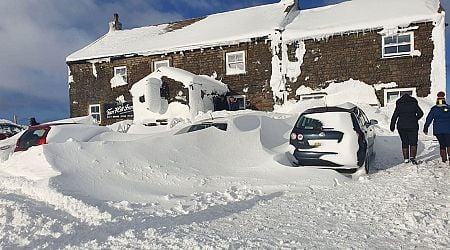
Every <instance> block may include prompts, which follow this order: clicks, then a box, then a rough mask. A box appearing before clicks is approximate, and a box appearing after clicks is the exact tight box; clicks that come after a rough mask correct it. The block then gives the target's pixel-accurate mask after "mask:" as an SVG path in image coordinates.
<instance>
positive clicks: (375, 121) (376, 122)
mask: <svg viewBox="0 0 450 250" xmlns="http://www.w3.org/2000/svg"><path fill="white" fill-rule="evenodd" d="M377 124H378V121H377V120H370V122H369V125H371V126H372V125H377Z"/></svg>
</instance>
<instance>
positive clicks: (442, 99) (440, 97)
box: [436, 91, 445, 105]
mask: <svg viewBox="0 0 450 250" xmlns="http://www.w3.org/2000/svg"><path fill="white" fill-rule="evenodd" d="M444 103H445V92H444V91H439V92H438V93H437V99H436V104H438V105H442V104H444Z"/></svg>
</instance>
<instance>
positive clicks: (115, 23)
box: [109, 13, 122, 32]
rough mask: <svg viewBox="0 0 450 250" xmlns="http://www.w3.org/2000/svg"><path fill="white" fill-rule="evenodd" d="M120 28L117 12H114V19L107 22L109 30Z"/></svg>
mask: <svg viewBox="0 0 450 250" xmlns="http://www.w3.org/2000/svg"><path fill="white" fill-rule="evenodd" d="M116 30H122V23H121V22H119V14H117V13H114V19H113V20H112V21H111V22H109V32H112V31H116Z"/></svg>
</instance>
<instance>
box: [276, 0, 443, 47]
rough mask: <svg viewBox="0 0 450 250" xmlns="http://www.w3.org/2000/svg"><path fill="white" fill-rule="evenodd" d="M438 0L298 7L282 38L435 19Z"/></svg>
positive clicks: (362, 1)
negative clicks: (312, 7) (301, 8)
mask: <svg viewBox="0 0 450 250" xmlns="http://www.w3.org/2000/svg"><path fill="white" fill-rule="evenodd" d="M439 6H440V2H439V0H376V1H373V0H351V1H346V2H342V3H339V4H335V5H329V6H325V7H320V8H315V9H309V10H300V11H297V13H296V17H295V19H294V20H293V21H292V22H290V23H289V24H288V25H287V26H286V29H285V32H284V33H283V39H284V40H288V41H289V40H296V39H305V38H306V39H307V38H322V37H325V36H329V35H334V34H339V33H346V32H352V31H364V30H370V29H394V30H395V29H397V28H398V27H399V26H400V27H407V26H408V25H410V24H411V23H416V22H426V21H431V20H434V18H435V17H436V15H437V14H438V9H439Z"/></svg>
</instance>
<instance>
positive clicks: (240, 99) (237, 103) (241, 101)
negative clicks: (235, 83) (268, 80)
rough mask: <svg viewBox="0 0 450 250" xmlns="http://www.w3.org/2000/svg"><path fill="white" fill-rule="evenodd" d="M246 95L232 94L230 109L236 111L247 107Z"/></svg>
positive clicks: (229, 101) (229, 103)
mask: <svg viewBox="0 0 450 250" xmlns="http://www.w3.org/2000/svg"><path fill="white" fill-rule="evenodd" d="M246 107H247V104H246V98H245V95H232V96H229V97H228V110H230V111H236V110H242V109H246Z"/></svg>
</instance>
